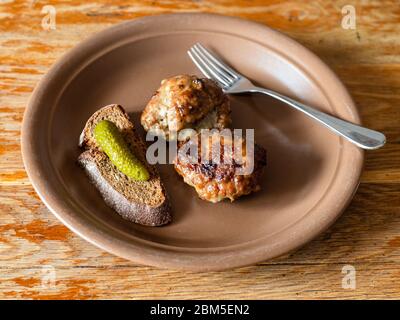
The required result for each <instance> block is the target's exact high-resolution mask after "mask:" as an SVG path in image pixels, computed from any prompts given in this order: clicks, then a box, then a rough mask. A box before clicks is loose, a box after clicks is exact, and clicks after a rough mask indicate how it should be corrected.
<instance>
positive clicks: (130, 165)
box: [93, 120, 150, 181]
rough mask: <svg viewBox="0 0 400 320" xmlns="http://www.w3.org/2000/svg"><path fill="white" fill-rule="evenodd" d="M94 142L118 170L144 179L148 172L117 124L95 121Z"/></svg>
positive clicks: (138, 178) (131, 176) (132, 176)
mask: <svg viewBox="0 0 400 320" xmlns="http://www.w3.org/2000/svg"><path fill="white" fill-rule="evenodd" d="M93 133H94V138H95V139H96V142H97V143H98V145H99V146H100V148H101V149H102V151H104V153H105V154H106V155H107V156H108V157H109V159H110V160H111V162H112V163H113V164H114V165H115V166H116V167H117V169H118V170H119V171H121V172H122V173H123V174H125V175H127V176H128V177H130V178H132V179H134V180H140V181H146V180H148V179H149V178H150V174H149V172H148V171H147V169H146V167H145V166H144V165H143V163H141V162H140V161H139V160H138V159H137V158H136V157H135V155H134V154H133V153H132V151H131V150H130V149H129V146H128V144H127V143H126V141H125V140H124V137H123V136H122V134H121V132H120V131H119V130H118V128H117V126H116V125H115V124H114V123H113V122H111V121H108V120H102V121H100V122H99V123H97V125H96V127H95V128H94V130H93Z"/></svg>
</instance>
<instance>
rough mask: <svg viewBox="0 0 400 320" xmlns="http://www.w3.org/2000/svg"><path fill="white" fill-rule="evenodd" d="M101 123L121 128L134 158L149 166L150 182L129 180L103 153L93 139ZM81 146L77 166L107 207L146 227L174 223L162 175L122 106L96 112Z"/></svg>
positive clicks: (86, 126)
mask: <svg viewBox="0 0 400 320" xmlns="http://www.w3.org/2000/svg"><path fill="white" fill-rule="evenodd" d="M101 120H109V121H112V122H113V123H114V124H115V125H116V126H117V127H118V129H119V130H120V132H121V133H122V134H123V137H124V139H125V141H126V142H127V143H128V144H129V146H130V148H131V150H132V152H133V153H134V155H135V156H136V157H137V158H138V159H139V160H140V161H142V163H143V164H145V165H146V167H147V170H148V171H149V173H150V179H149V180H147V181H137V180H134V179H131V178H129V177H127V176H126V175H125V174H123V173H122V172H120V171H119V170H118V169H117V168H116V167H115V166H114V165H113V164H112V162H111V161H110V159H109V158H108V156H107V155H106V154H105V153H104V152H102V151H101V149H100V148H99V146H98V145H97V143H96V140H95V139H94V136H93V129H94V127H95V126H96V124H97V123H98V122H99V121H101ZM79 146H80V147H82V148H85V149H86V151H84V152H83V153H82V154H81V155H80V156H79V157H78V163H79V164H80V165H81V166H82V168H84V169H85V172H86V174H87V175H88V176H89V178H90V180H91V182H92V183H93V184H94V185H95V186H96V188H97V189H98V190H99V191H100V193H101V195H102V197H103V199H104V201H105V202H106V204H107V205H108V206H110V207H112V208H113V209H114V210H115V211H117V212H118V213H119V214H120V215H121V216H122V217H123V218H124V219H127V220H130V221H133V222H135V223H138V224H142V225H146V226H161V225H164V224H167V223H169V222H170V221H171V213H170V212H171V208H170V204H169V201H168V197H167V194H166V191H165V188H164V186H163V184H162V182H161V179H160V175H159V173H158V171H157V169H156V167H154V166H152V165H149V164H148V163H147V161H146V145H145V143H144V141H143V140H142V139H141V138H140V137H139V135H138V134H137V132H136V131H135V128H134V125H133V123H132V122H131V121H130V119H129V116H128V114H127V113H126V112H125V110H124V109H123V108H122V107H121V106H119V105H116V104H113V105H108V106H105V107H103V108H101V109H100V110H98V111H97V112H95V113H94V114H93V115H92V116H91V117H90V118H89V120H88V121H87V123H86V125H85V128H84V129H83V131H82V134H81V136H80V138H79Z"/></svg>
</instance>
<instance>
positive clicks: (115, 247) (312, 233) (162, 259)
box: [21, 13, 364, 271]
mask: <svg viewBox="0 0 400 320" xmlns="http://www.w3.org/2000/svg"><path fill="white" fill-rule="evenodd" d="M177 18H178V19H180V23H181V25H180V26H179V27H180V28H182V26H184V25H185V24H186V25H189V22H190V25H192V29H191V30H190V31H192V30H194V29H196V27H193V25H194V26H197V25H198V24H195V23H193V21H194V20H193V19H201V20H202V21H203V23H204V21H205V20H208V21H214V22H218V23H221V22H222V23H221V25H224V27H225V25H232V24H233V25H235V24H241V25H243V29H251V30H254V32H255V33H256V32H258V33H265V34H268V35H269V36H270V37H276V38H278V39H281V41H283V42H285V43H286V44H290V46H291V47H292V48H294V49H296V50H297V51H298V52H299V53H301V55H303V56H305V57H306V58H307V59H304V61H307V62H309V63H312V64H315V65H317V66H318V67H319V71H321V70H322V71H323V74H322V76H321V77H323V78H327V80H328V81H330V82H331V84H332V85H334V86H333V87H334V88H335V91H336V93H340V94H341V95H342V99H343V100H344V101H346V103H347V107H348V109H349V112H350V114H351V117H352V119H350V120H352V121H353V122H355V123H359V122H360V117H359V114H358V111H357V108H356V106H355V104H354V102H353V100H352V99H351V97H350V95H349V93H348V91H347V89H346V88H345V87H344V85H343V84H342V82H341V81H340V80H339V78H338V77H337V76H336V75H335V74H334V73H333V71H332V70H331V69H330V68H329V67H328V66H327V65H326V64H325V63H324V62H322V60H321V59H320V58H318V57H317V56H316V55H315V54H313V53H312V52H311V51H310V50H308V49H307V48H305V47H304V46H302V45H301V44H299V43H298V42H296V41H295V40H293V39H291V38H289V37H288V36H286V35H284V34H282V33H280V32H278V31H276V30H273V29H271V28H269V27H267V26H265V25H263V24H259V23H257V22H253V21H250V20H244V19H241V18H237V17H230V16H224V15H219V14H211V13H174V14H162V15H155V16H146V17H142V18H137V19H134V20H129V21H124V22H121V23H118V24H116V25H113V26H111V27H109V28H106V29H105V30H103V31H100V32H98V33H96V34H94V35H92V36H90V37H88V38H87V39H85V40H84V41H82V42H80V43H79V44H78V45H76V46H74V47H73V48H72V49H70V50H69V51H68V52H67V53H66V54H64V55H62V57H61V58H59V59H58V60H57V61H56V63H55V64H53V66H52V67H51V68H50V70H49V71H48V72H47V73H46V74H45V75H44V76H43V77H42V79H41V80H40V81H39V83H38V84H37V86H36V87H35V89H34V91H33V93H32V95H31V97H30V99H29V102H28V105H27V108H26V110H25V113H24V118H23V124H22V129H21V151H22V158H23V161H24V165H25V168H26V171H27V174H28V177H29V179H30V181H31V183H32V185H33V187H34V189H35V191H36V192H37V193H38V195H39V197H40V199H41V200H42V201H43V203H44V204H45V205H46V207H47V208H48V209H49V210H50V211H51V212H52V213H53V214H54V215H55V216H56V217H57V218H58V219H59V220H60V221H61V222H62V223H63V224H64V225H66V226H67V227H68V228H69V229H71V230H72V231H73V232H74V233H76V234H78V235H79V236H80V237H82V238H84V239H85V240H87V241H88V242H90V243H92V244H94V245H96V246H97V247H100V248H101V249H103V250H105V251H107V252H110V253H112V254H115V255H117V256H120V257H123V258H126V259H128V260H131V261H134V262H137V263H140V264H145V265H152V266H157V267H165V268H173V269H185V270H192V271H216V270H225V269H230V268H234V267H241V266H247V265H251V264H255V263H258V262H261V261H264V260H267V259H272V258H275V257H278V256H281V255H283V254H286V253H288V252H290V251H293V250H296V249H297V248H299V247H301V246H303V245H304V244H305V243H307V242H309V241H310V240H312V239H313V238H315V237H317V236H318V235H319V234H321V233H322V232H324V231H325V230H326V229H327V228H328V227H329V226H331V225H332V224H333V223H334V222H335V221H336V219H337V218H338V217H339V216H340V215H341V213H342V212H343V211H344V209H345V208H346V207H347V205H348V204H349V202H350V201H351V199H352V198H353V195H354V194H355V192H356V190H357V187H358V184H359V179H360V175H361V171H362V167H363V161H364V152H363V151H362V150H361V149H358V148H356V147H354V146H352V145H350V144H349V143H347V142H344V140H343V138H340V144H341V149H342V150H341V152H342V153H344V152H347V153H351V154H352V155H353V157H354V159H353V160H354V162H353V163H352V169H353V170H352V171H351V172H350V174H348V180H347V185H346V188H343V189H344V190H346V192H347V193H346V192H343V191H342V199H341V200H342V201H341V203H338V204H337V205H336V210H331V211H330V212H328V214H327V215H326V216H325V217H324V219H322V220H321V219H320V220H319V221H318V222H319V223H315V222H314V223H311V224H310V225H308V226H306V228H304V227H303V228H302V229H303V233H302V234H298V233H296V229H299V226H298V225H299V224H300V223H301V222H302V224H301V225H303V224H304V221H303V220H304V218H305V217H303V218H302V219H300V220H299V221H297V222H296V223H295V224H294V225H292V226H291V228H294V227H296V225H297V228H296V229H294V230H292V233H289V234H287V232H285V230H284V231H282V232H281V233H285V234H286V239H281V241H280V242H277V243H276V244H275V247H273V248H264V247H263V246H257V245H256V246H254V247H252V248H251V250H248V249H247V250H245V251H246V252H244V251H243V250H240V249H237V250H235V249H233V250H232V251H231V252H229V253H228V254H220V253H218V252H212V250H211V251H210V252H209V253H204V252H202V253H198V252H191V253H187V252H182V251H180V250H176V248H175V249H174V250H171V249H170V250H167V249H165V248H164V249H163V248H160V246H159V245H155V246H154V245H149V246H147V245H146V246H144V245H143V244H141V243H140V242H138V243H137V244H135V245H133V244H132V243H126V242H125V241H124V240H123V239H121V238H116V237H115V233H113V234H112V235H111V234H107V233H104V232H103V230H97V229H96V230H95V229H94V228H93V226H90V225H87V224H85V221H82V220H83V218H82V219H79V217H78V216H75V217H74V215H73V212H71V211H72V210H70V209H69V208H68V207H67V206H64V205H63V204H62V201H61V199H60V195H59V194H57V193H56V192H55V191H54V190H48V189H47V187H48V186H47V183H46V181H44V179H43V178H42V177H41V175H42V174H45V172H43V170H42V168H41V166H40V163H39V162H40V159H38V158H37V157H35V154H34V152H33V151H34V145H35V141H33V137H32V135H30V134H29V132H31V130H32V129H33V125H34V122H35V117H34V116H35V113H37V112H39V110H38V109H39V107H40V103H39V102H40V100H41V99H40V97H41V96H43V95H44V94H45V93H46V88H47V86H48V85H49V84H50V83H51V81H52V79H53V78H54V77H55V76H56V75H57V73H58V72H59V70H61V69H62V68H66V67H65V65H66V64H68V62H69V61H70V59H71V58H72V57H74V56H75V55H78V53H79V52H81V51H82V50H86V49H87V48H90V47H91V46H95V45H96V44H98V43H101V42H102V41H103V37H105V36H107V35H108V36H110V35H111V34H113V33H118V32H122V30H124V29H129V30H130V29H132V28H133V29H134V28H137V27H138V26H143V25H152V24H153V25H156V24H157V23H167V22H168V21H170V19H172V20H175V19H177ZM210 31H212V28H211V30H210ZM230 33H231V34H235V33H232V32H231V31H230ZM238 36H241V35H239V34H238ZM307 62H306V63H305V65H307ZM303 66H304V65H303ZM296 67H298V65H296ZM67 69H68V68H67ZM302 71H306V69H305V70H302ZM307 75H308V72H307ZM314 84H317V85H318V86H319V85H320V83H318V82H315V83H314ZM325 87H326V86H325ZM322 88H323V87H321V89H322ZM338 166H339V164H338ZM335 179H337V178H336V177H335V178H333V179H332V180H331V182H332V181H334V180H335ZM322 199H323V198H322ZM315 207H318V205H316V206H315ZM315 207H314V208H313V209H312V210H311V211H313V210H314V211H315V210H316V208H315ZM304 229H305V230H307V232H304ZM297 231H298V230H297ZM281 238H282V236H281ZM257 240H260V239H257ZM171 248H172V247H171ZM239 253H240V254H239Z"/></svg>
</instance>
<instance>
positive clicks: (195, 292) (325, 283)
mask: <svg viewBox="0 0 400 320" xmlns="http://www.w3.org/2000/svg"><path fill="white" fill-rule="evenodd" d="M47 4H52V5H53V6H54V7H55V8H56V10H57V16H56V23H57V24H56V30H51V31H45V30H43V28H42V27H41V20H42V18H43V16H44V14H42V13H41V10H42V7H43V6H44V5H47ZM346 4H352V5H354V6H355V8H356V12H357V28H356V29H355V30H345V29H342V28H341V18H342V14H341V8H342V7H343V6H344V5H346ZM182 11H202V12H215V13H221V14H226V15H232V16H239V17H242V18H246V19H251V20H255V21H258V22H261V23H264V24H266V25H269V26H271V27H273V28H276V29H278V30H280V31H282V32H284V33H286V34H287V35H289V36H290V37H292V38H294V39H296V40H297V41H299V42H300V43H302V44H304V45H305V46H306V47H308V48H309V49H311V50H312V51H314V52H315V53H316V54H317V55H318V56H319V57H321V58H322V59H323V60H324V61H325V62H326V63H327V64H328V65H329V66H330V67H331V68H332V69H333V70H334V71H335V72H336V73H337V74H338V76H339V77H340V78H341V80H342V81H343V82H344V83H345V84H346V86H347V87H348V89H349V91H350V93H351V94H352V96H353V98H354V100H355V102H356V103H357V105H358V107H359V110H360V113H361V116H362V120H363V123H364V124H365V125H367V126H369V127H372V128H374V129H377V130H381V131H383V132H384V133H385V134H386V136H387V138H388V143H387V145H386V146H385V147H384V148H383V149H380V150H377V151H372V152H368V153H367V154H366V163H365V170H364V173H363V175H362V178H361V184H360V187H359V190H358V192H357V194H356V196H355V198H354V200H353V202H352V203H351V205H350V206H349V208H348V209H347V210H346V212H345V213H344V215H343V216H342V217H341V218H340V219H339V220H338V221H337V223H336V224H335V225H334V226H333V227H331V228H330V230H328V231H327V232H325V233H324V234H323V235H321V236H320V237H319V238H318V239H316V240H314V241H312V242H311V243H309V244H308V245H306V246H305V247H303V248H302V249H300V250H298V251H297V252H295V253H292V254H290V255H287V256H284V257H281V258H278V259H275V260H272V261H267V262H264V263H261V264H259V265H256V266H251V267H246V268H240V269H235V270H232V271H227V272H211V273H189V272H178V271H171V270H160V269H156V268H151V267H144V266H139V265H135V264H133V263H131V262H129V261H126V260H123V259H120V258H117V257H114V256H112V255H110V254H108V253H106V252H103V251H101V250H100V249H97V248H96V247H94V246H92V245H91V244H89V243H87V242H85V241H84V240H82V239H80V238H78V237H77V236H76V235H74V234H72V233H71V232H70V231H69V230H68V229H67V228H66V227H64V226H63V225H61V224H60V222H58V221H57V219H56V218H55V217H54V216H53V215H52V214H51V213H50V212H49V211H48V210H47V209H46V207H45V206H44V205H43V204H42V203H41V201H40V200H39V198H38V197H37V195H36V193H35V192H34V190H33V188H32V186H31V184H30V183H29V180H28V178H27V176H26V173H25V171H24V167H23V163H22V159H21V153H20V141H19V140H20V129H21V121H22V117H23V112H24V109H25V107H26V105H27V101H28V99H29V96H30V94H31V92H32V90H33V88H34V86H35V85H36V83H37V82H38V80H39V79H40V78H41V76H42V75H43V74H44V73H45V72H46V71H47V70H48V68H49V67H50V66H51V65H52V63H53V62H54V61H55V60H56V59H57V58H59V57H60V56H61V55H62V54H63V53H64V52H65V51H66V50H67V49H69V48H71V47H73V46H74V45H76V44H77V43H78V42H80V41H82V40H83V39H84V38H86V37H88V36H90V35H91V34H93V33H95V32H97V31H100V30H102V29H104V28H106V27H108V26H110V25H112V24H115V23H118V22H121V21H124V20H128V19H134V18H136V17H140V16H144V15H150V14H162V13H168V12H182ZM0 46H1V49H0V298H4V299H13V298H27V299H88V298H129V299H145V298H162V299H168V298H183V299H188V298H215V299H222V298H232V299H233V298H244V299H250V298H257V299H263V298H274V299H277V298H290V299H297V298H299V299H314V298H326V299H328V298H332V299H337V298H344V299H351V298H371V299H375V298H399V297H400V269H399V263H400V6H399V3H398V1H397V0H393V1H378V0H375V1H350V0H349V1H347V0H346V1H322V0H321V1H294V0H293V1H273V0H271V1H261V0H254V1H244V0H235V1H231V0H226V1H224V0H219V1H205V0H203V1H201V0H198V1H178V0H177V1H132V0H129V1H128V0H126V1H124V0H118V1H112V4H110V1H103V0H98V1H85V2H83V1H77V0H74V1H66V0H60V1H54V0H53V1H51V3H48V2H47V1H34V0H31V1H20V0H8V1H2V2H0ZM347 264H350V265H353V266H354V267H355V268H356V271H357V274H356V275H357V277H356V279H357V283H356V289H354V290H352V289H343V288H342V286H341V283H342V277H343V274H342V273H341V270H342V267H343V266H344V265H347ZM44 266H51V268H54V271H55V272H56V277H55V283H54V286H48V285H47V284H46V283H44V284H45V285H44V286H43V282H42V279H43V277H44V276H45V271H46V270H47V269H45V268H46V267H44Z"/></svg>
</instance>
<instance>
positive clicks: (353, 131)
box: [187, 43, 386, 149]
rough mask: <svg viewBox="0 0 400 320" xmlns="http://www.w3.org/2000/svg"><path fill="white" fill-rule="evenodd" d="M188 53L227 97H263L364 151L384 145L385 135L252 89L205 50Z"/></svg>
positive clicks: (264, 90) (196, 49)
mask: <svg viewBox="0 0 400 320" xmlns="http://www.w3.org/2000/svg"><path fill="white" fill-rule="evenodd" d="M187 53H188V55H189V56H190V58H191V59H192V60H193V62H194V63H195V64H196V66H197V67H198V68H199V69H200V70H201V72H202V73H203V74H204V75H205V76H206V77H207V78H209V79H213V80H215V81H217V83H218V84H219V85H220V86H221V87H222V89H223V90H224V92H226V93H229V94H238V93H249V92H258V93H263V94H266V95H268V96H270V97H273V98H275V99H278V100H279V101H282V102H284V103H286V104H288V105H289V106H291V107H293V108H295V109H296V110H299V111H301V112H303V113H305V114H306V115H308V116H309V117H311V118H313V119H315V120H317V121H318V122H320V123H321V124H323V125H324V126H326V127H328V128H329V129H331V130H332V131H333V132H335V133H336V134H338V135H340V136H342V137H344V138H346V139H347V140H349V141H350V142H352V143H354V144H355V145H357V146H359V147H360V148H363V149H378V148H380V147H382V146H383V145H384V144H385V142H386V137H385V135H384V134H382V133H380V132H378V131H374V130H371V129H367V128H364V127H361V126H358V125H356V124H354V123H351V122H348V121H345V120H342V119H339V118H336V117H333V116H331V115H329V114H326V113H324V112H321V111H318V110H316V109H314V108H311V107H310V106H307V105H305V104H303V103H300V102H298V101H296V100H293V99H291V98H289V97H286V96H284V95H282V94H280V93H277V92H275V91H272V90H269V89H265V88H260V87H257V86H255V85H254V84H252V83H251V81H250V80H249V79H247V78H246V77H244V76H243V75H241V74H240V73H238V72H237V71H235V70H234V69H232V68H231V67H230V66H228V65H227V64H226V63H224V62H223V61H222V60H221V59H220V58H218V57H217V56H216V55H215V54H213V53H211V52H210V51H209V50H207V49H206V48H204V47H203V46H202V45H201V44H200V43H197V44H195V45H194V46H193V47H191V48H190V49H189V50H188V52H187Z"/></svg>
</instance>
